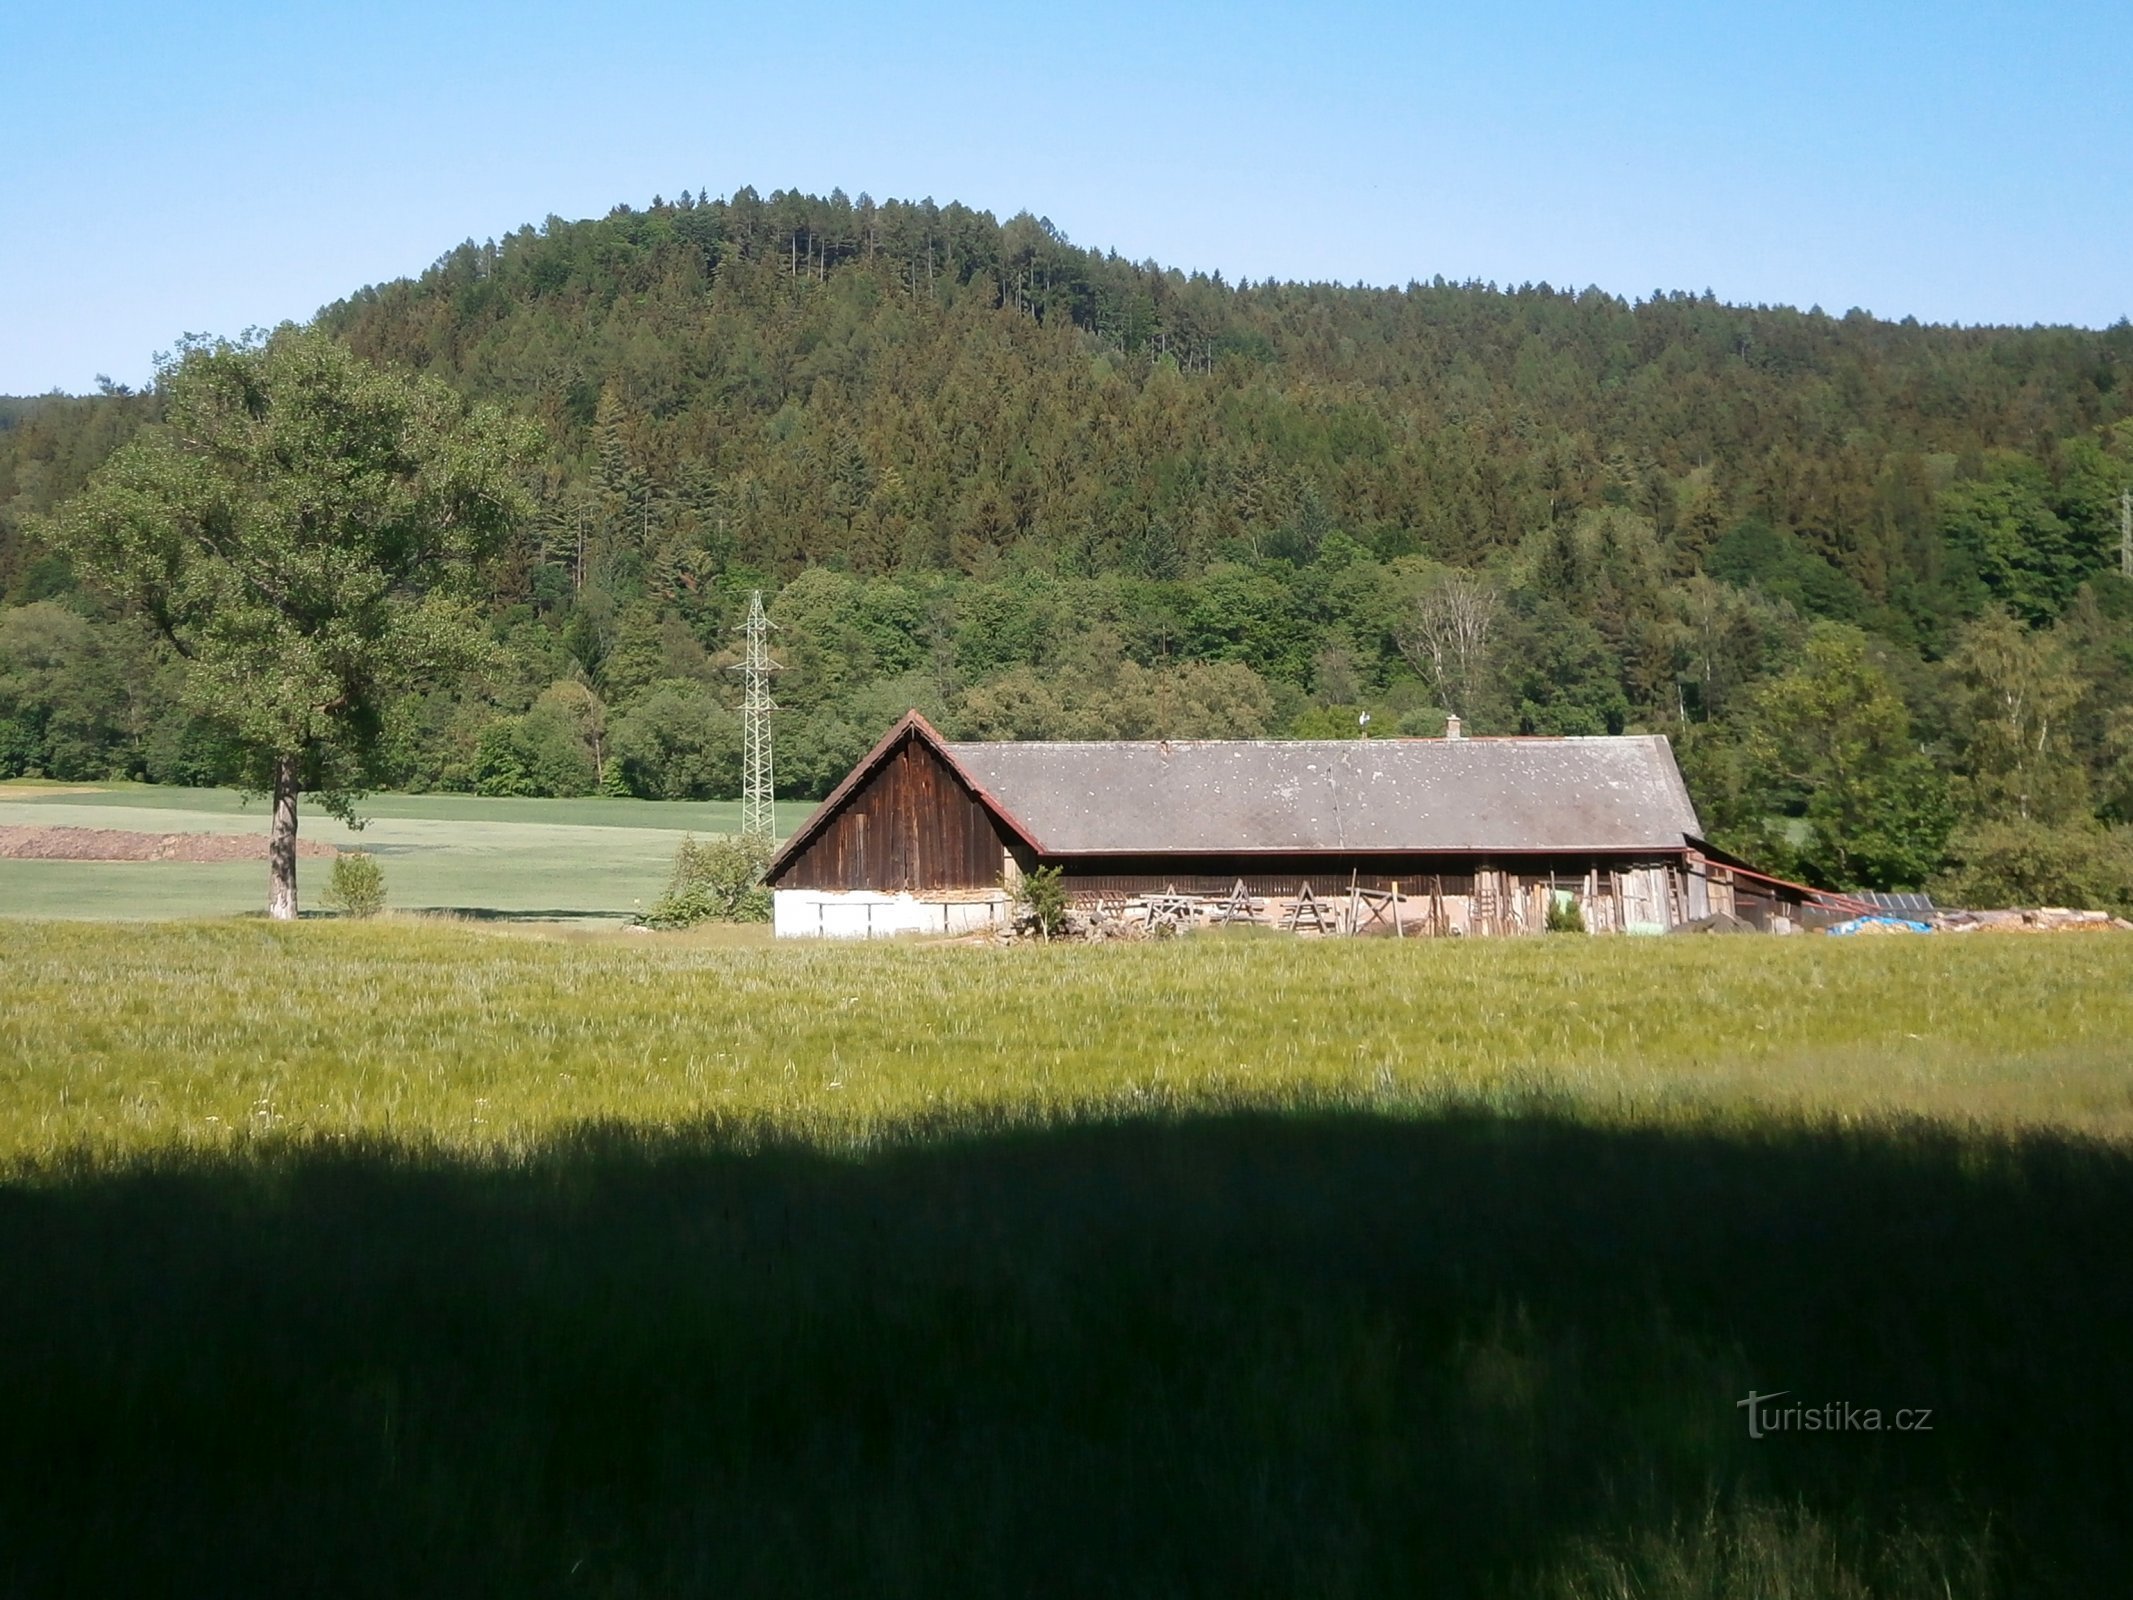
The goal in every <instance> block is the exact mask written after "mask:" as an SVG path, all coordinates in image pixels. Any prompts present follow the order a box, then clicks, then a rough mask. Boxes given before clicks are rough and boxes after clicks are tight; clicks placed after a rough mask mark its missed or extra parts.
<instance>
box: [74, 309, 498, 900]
mask: <svg viewBox="0 0 2133 1600" xmlns="http://www.w3.org/2000/svg"><path fill="white" fill-rule="evenodd" d="M157 386H158V389H159V390H160V392H161V395H162V397H163V400H164V406H165V410H164V420H163V421H162V422H161V423H160V424H158V425H155V426H153V427H150V428H148V429H146V430H144V431H143V432H142V433H141V434H140V435H139V436H138V437H137V438H135V439H134V440H133V441H132V442H131V443H129V444H127V445H126V446H125V447H124V448H122V449H121V450H119V451H118V452H117V453H116V454H115V455H114V456H113V457H112V458H111V459H110V461H108V462H107V463H106V464H105V465H104V467H103V468H102V469H100V470H99V471H98V472H97V474H96V475H95V477H94V478H92V479H91V480H90V483H89V486H88V488H87V489H86V490H84V492H83V493H82V494H81V495H80V496H79V497H77V498H76V499H75V500H73V501H72V502H70V503H69V505H68V506H67V508H66V509H65V512H64V514H63V515H62V517H61V518H60V520H59V522H58V524H57V532H58V536H59V538H60V540H61V542H62V543H63V545H64V546H65V548H66V549H67V550H68V551H69V552H70V553H71V555H72V556H73V559H74V562H75V564H76V567H77V568H78V569H79V570H80V571H81V572H82V573H83V574H84V575H85V576H87V577H88V578H89V579H91V580H92V581H93V582H95V583H96V584H98V585H99V586H100V587H102V588H104V589H106V590H107V591H109V592H110V593H111V594H113V595H114V596H117V597H118V598H120V599H121V600H123V601H124V602H125V603H126V604H128V605H130V606H131V607H133V608H135V609H136V610H138V611H139V612H140V613H141V614H143V615H144V616H146V617H147V618H148V620H149V621H150V622H151V623H153V624H154V626H155V628H156V629H157V630H158V631H159V632H160V633H161V634H162V635H163V637H164V638H165V639H166V640H167V641H168V642H169V644H170V647H171V648H172V649H173V650H174V651H175V652H176V653H177V655H178V656H179V657H180V658H181V659H182V660H183V662H184V663H185V674H184V691H183V692H184V696H185V699H186V701H187V703H188V705H189V706H190V707H191V708H192V709H194V710H195V711H197V712H198V713H200V714H201V715H202V716H204V717H206V718H209V719H211V720H212V721H214V722H215V723H216V724H218V725H219V726H221V727H222V728H223V729H224V730H226V731H227V733H228V735H229V736H230V738H231V739H232V741H233V742H234V743H235V745H236V746H237V747H238V748H239V749H240V750H241V751H242V752H243V758H244V762H245V769H246V777H247V778H248V780H249V781H250V782H251V783H252V784H254V785H256V786H257V787H258V788H259V789H260V790H261V791H263V792H265V793H267V794H270V795H271V796H272V798H273V806H274V814H273V823H272V829H271V833H270V835H269V844H268V882H269V889H268V899H267V909H268V913H269V915H271V916H274V917H280V918H292V917H294V916H295V915H296V912H297V897H296V826H297V797H298V796H299V794H302V793H304V792H311V793H315V794H318V795H320V796H321V797H322V798H323V799H324V801H325V804H326V806H327V809H328V810H329V811H330V812H332V813H333V814H334V815H336V816H339V817H342V818H344V819H346V820H349V821H353V820H354V817H353V810H352V807H353V803H354V799H355V797H356V796H357V795H359V794H360V793H361V792H362V791H363V790H364V789H365V788H366V787H367V786H368V784H369V783H370V782H371V781H372V778H373V774H374V766H375V763H376V760H377V758H378V755H379V753H380V748H381V743H382V739H381V736H382V734H383V731H384V728H385V723H386V717H387V712H388V710H389V708H390V707H391V705H392V702H393V701H394V699H395V698H396V697H397V696H399V695H401V694H402V693H404V692H405V691H406V690H407V689H408V688H410V687H411V686H413V685H415V684H416V683H417V682H419V681H420V680H421V679H422V678H424V677H425V676H426V675H428V674H432V673H439V672H445V671H450V670H454V669H460V668H464V667H466V666H468V665H470V664H472V663H473V662H474V661H476V660H477V659H478V658H479V657H480V656H481V654H482V653H483V638H484V630H483V628H482V625H481V621H480V616H479V613H478V612H477V610H476V609H475V605H474V596H473V593H472V591H471V587H470V583H469V580H470V579H471V577H472V575H473V573H474V570H475V567H476V564H477V563H478V562H479V561H481V559H482V558H483V557H484V556H486V555H488V554H489V553H490V552H491V551H492V550H494V549H495V548H496V547H497V545H498V544H499V543H500V541H501V540H502V539H503V538H504V536H505V535H506V534H507V533H508V532H509V531H510V529H511V528H512V526H513V525H514V524H515V523H516V522H517V521H518V520H519V519H520V518H521V517H522V516H524V515H525V514H526V512H527V510H528V506H527V503H526V497H525V495H524V493H523V491H522V490H521V489H520V487H519V484H518V470H519V468H520V466H521V465H522V463H524V462H525V461H526V460H528V459H530V458H531V456H532V455H533V453H534V450H535V448H536V446H537V443H538V439H537V435H536V433H535V431H534V430H533V428H532V426H531V425H530V424H527V423H524V422H518V421H512V420H507V419H506V418H504V417H503V416H501V415H500V414H497V413H495V412H493V411H490V410H488V409H486V408H470V407H469V406H468V404H467V402H466V401H464V400H463V399H461V398H460V397H459V396H458V395H456V394H454V393H453V392H452V391H451V390H450V389H448V388H446V387H445V386H444V385H443V384H441V383H438V382H435V381H433V380H429V379H420V378H409V377H403V376H400V375H398V374H395V373H391V372H387V371H383V370H381V369H379V368H376V367H373V366H371V365H370V364H368V363H367V362H365V361H363V360H361V359H360V358H358V357H357V356H355V355H353V354H351V353H350V352H349V350H348V349H347V348H346V347H345V346H343V345H340V344H338V343H336V342H334V341H333V340H331V339H328V338H326V337H324V336H323V335H320V334H316V333H307V332H299V331H297V330H295V329H287V328H285V329H283V330H281V331H279V332H277V333H275V334H273V335H272V336H271V337H267V338H263V339H252V340H246V341H241V342H231V341H215V342H211V343H210V342H197V343H194V344H191V345H189V346H188V347H186V348H185V349H184V350H183V351H182V353H181V354H180V355H179V357H178V359H177V360H175V361H174V362H172V363H170V364H168V365H166V366H165V367H164V368H163V369H162V371H161V372H160V373H159V374H158V378H157Z"/></svg>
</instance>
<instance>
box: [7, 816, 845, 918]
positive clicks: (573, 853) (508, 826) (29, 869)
mask: <svg viewBox="0 0 2133 1600" xmlns="http://www.w3.org/2000/svg"><path fill="white" fill-rule="evenodd" d="M811 809H812V807H811V806H810V805H809V804H808V803H806V802H802V801H795V802H791V803H789V804H787V803H781V804H780V805H779V807H778V820H779V822H780V823H781V824H782V826H783V827H785V828H787V829H790V828H791V827H793V826H795V825H797V824H798V823H799V821H800V820H801V819H802V818H803V817H805V816H806V814H807V813H808V811H809V810H811ZM740 811H741V808H740V804H739V802H738V801H721V800H704V801H653V800H610V799H592V800H492V799H488V798H485V797H482V796H478V795H464V794H431V795H399V794H392V795H374V796H372V797H370V798H368V799H366V800H364V801H363V802H362V805H361V807H360V809H359V812H358V815H359V816H360V817H361V818H362V819H363V821H364V827H363V828H362V829H361V831H360V832H358V831H356V830H353V829H350V828H348V827H346V826H345V825H343V824H341V823H339V822H336V821H335V820H334V819H333V818H332V817H330V816H328V815H327V814H326V813H325V812H323V811H320V810H318V809H316V808H308V809H307V810H306V811H305V813H304V815H303V816H302V819H301V837H302V838H304V839H306V840H314V841H318V842H320V843H324V844H331V845H337V846H339V847H341V848H342V849H361V850H368V851H370V852H371V853H372V854H373V855H375V856H376V857H377V858H378V861H379V862H380V864H381V865H382V866H383V867H384V868H385V875H386V886H387V889H388V892H389V893H390V896H391V901H392V904H393V905H395V906H399V907H404V908H407V909H410V910H429V911H448V912H452V913H455V914H457V915H460V916H465V917H483V918H497V919H504V920H513V921H545V920H561V921H588V920H589V921H596V922H597V921H616V920H619V919H623V918H627V917H629V916H631V915H633V914H634V913H635V912H637V911H638V910H639V909H641V908H642V907H643V906H646V905H649V904H651V903H652V902H653V901H654V900H656V899H657V898H658V897H659V891H660V889H661V888H662V887H663V886H664V885H665V883H666V877H667V872H668V869H669V868H670V867H671V866H672V865H673V861H674V851H675V847H676V846H677V845H679V844H680V842H681V840H682V838H683V837H684V835H686V834H689V833H696V834H708V833H731V832H734V831H736V830H737V829H738V827H739V825H740ZM0 826H16V827H43V828H117V829H124V830H126V831H129V832H138V833H156V834H162V833H248V834H257V835H259V836H260V837H262V838H264V837H265V834H266V831H267V815H266V802H265V801H264V800H262V799H261V798H260V797H258V796H256V795H254V796H246V795H242V794H239V793H238V792H237V791H235V790H231V789H180V788H172V787H169V786H159V785H155V784H146V783H102V784H94V785H71V784H36V783H24V782H19V781H18V782H14V783H6V784H0ZM328 866H329V863H328V862H326V861H325V860H323V859H313V858H306V859H305V860H304V861H302V862H300V863H299V865H298V881H299V886H300V889H301V891H302V893H303V895H304V897H305V903H306V905H307V907H316V906H319V905H322V904H323V900H322V899H321V895H320V891H321V890H323V888H324V887H325V882H326V873H327V869H328ZM265 903H266V863H265V860H264V858H263V857H262V859H261V860H259V861H257V862H229V863H220V862H218V863H196V862H179V861H108V862H105V861H15V860H4V859H0V915H15V916H34V917H89V918H171V917H216V916H235V915H241V914H244V913H247V912H256V911H259V910H260V909H261V908H262V907H263V906H264V905H265Z"/></svg>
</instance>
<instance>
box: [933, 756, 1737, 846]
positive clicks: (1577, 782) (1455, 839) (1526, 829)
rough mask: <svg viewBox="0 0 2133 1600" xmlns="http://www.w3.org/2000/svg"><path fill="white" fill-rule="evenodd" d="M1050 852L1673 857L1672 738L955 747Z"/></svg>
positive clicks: (1682, 819)
mask: <svg viewBox="0 0 2133 1600" xmlns="http://www.w3.org/2000/svg"><path fill="white" fill-rule="evenodd" d="M946 748H947V750H948V751H949V753H950V754H951V755H952V756H953V757H954V759H955V762H956V764H957V765H958V766H960V767H961V768H962V769H963V771H964V772H965V773H966V774H967V775H968V776H969V778H970V779H971V781H972V782H974V783H976V784H977V785H978V786H979V787H980V788H981V789H983V790H984V791H985V792H986V793H987V794H988V795H990V796H991V797H992V799H993V800H994V801H995V802H997V803H998V804H999V805H1000V806H1001V807H1003V808H1004V809H1005V810H1007V811H1008V812H1010V813H1011V814H1012V815H1013V816H1014V818H1015V819H1016V820H1017V821H1019V822H1020V823H1021V824H1022V825H1023V826H1024V827H1025V828H1027V829H1028V830H1029V832H1030V834H1031V835H1032V836H1033V837H1034V839H1035V840H1036V842H1037V843H1038V845H1039V847H1040V848H1041V849H1042V850H1043V851H1044V852H1045V853H1046V854H1048V855H1049V854H1060V855H1077V854H1120V855H1130V854H1139V853H1144V852H1145V853H1161V852H1172V851H1210V852H1232V851H1259V850H1266V851H1272V850H1339V851H1377V850H1387V851H1394V850H1400V851H1404V850H1417V851H1474V850H1479V851H1504V852H1507V853H1508V852H1515V851H1551V852H1554V851H1561V852H1567V853H1578V852H1585V851H1638V850H1679V849H1681V848H1682V846H1683V842H1684V840H1685V838H1687V837H1688V836H1692V835H1697V834H1700V833H1701V832H1702V829H1701V827H1700V826H1699V825H1698V823H1697V820H1696V809H1695V807H1694V806H1692V805H1691V804H1690V803H1689V795H1688V790H1687V789H1686V788H1685V787H1683V785H1682V782H1681V772H1680V769H1679V768H1677V767H1676V766H1675V765H1674V752H1673V749H1672V747H1671V746H1669V745H1668V743H1667V741H1666V740H1665V739H1664V738H1663V737H1659V736H1656V735H1642V736H1634V737H1628V738H1619V739H1456V740H1450V739H1367V740H1365V739H1320V740H1294V741H1277V740H1252V741H1235V742H1213V741H1206V742H1200V741H1188V740H1175V741H1169V742H1154V743H1104V744H1065V743H1061V744H1009V743H982V744H979V743H949V744H947V745H946Z"/></svg>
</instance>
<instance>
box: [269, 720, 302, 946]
mask: <svg viewBox="0 0 2133 1600" xmlns="http://www.w3.org/2000/svg"><path fill="white" fill-rule="evenodd" d="M267 915H268V916H270V917H272V918H273V919H274V920H275V921H277V922H294V921H295V920H296V757H294V756H277V757H276V758H275V761H274V828H273V831H272V832H271V833H269V834H268V835H267Z"/></svg>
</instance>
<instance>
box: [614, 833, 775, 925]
mask: <svg viewBox="0 0 2133 1600" xmlns="http://www.w3.org/2000/svg"><path fill="white" fill-rule="evenodd" d="M770 857H771V845H770V841H769V840H767V839H756V838H749V837H747V836H744V835H741V834H732V833H715V834H713V835H711V837H710V838H708V839H704V840H701V841H699V840H697V839H695V838H687V839H684V840H682V841H681V848H680V849H679V850H678V851H676V852H675V855H674V875H673V876H672V877H671V878H669V879H668V880H667V890H666V893H665V894H663V895H661V896H660V897H659V903H658V904H657V905H655V906H653V907H652V909H651V910H649V911H647V912H646V913H645V914H644V916H643V917H642V918H641V919H640V920H641V921H642V922H643V924H644V926H646V927H647V928H693V927H694V926H696V924H697V923H699V922H768V921H769V920H770V891H769V890H768V889H766V888H764V887H763V869H764V868H765V867H767V866H769V865H770Z"/></svg>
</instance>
